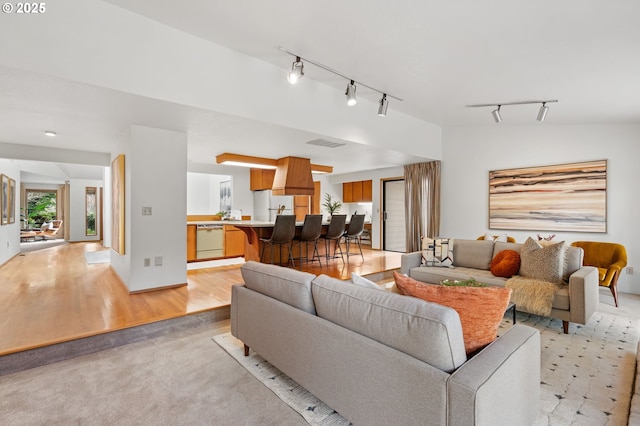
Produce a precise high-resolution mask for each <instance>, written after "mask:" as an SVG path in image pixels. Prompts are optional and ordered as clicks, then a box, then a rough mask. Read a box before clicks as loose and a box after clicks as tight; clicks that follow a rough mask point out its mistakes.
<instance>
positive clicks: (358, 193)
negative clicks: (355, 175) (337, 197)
mask: <svg viewBox="0 0 640 426" xmlns="http://www.w3.org/2000/svg"><path fill="white" fill-rule="evenodd" d="M342 201H343V202H344V203H360V202H370V201H373V181H371V180H361V181H356V182H343V184H342Z"/></svg>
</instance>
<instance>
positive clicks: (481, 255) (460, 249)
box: [453, 239, 494, 270]
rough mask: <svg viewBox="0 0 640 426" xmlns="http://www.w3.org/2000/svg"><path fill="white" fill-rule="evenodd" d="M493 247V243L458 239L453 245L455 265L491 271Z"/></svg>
mask: <svg viewBox="0 0 640 426" xmlns="http://www.w3.org/2000/svg"><path fill="white" fill-rule="evenodd" d="M493 246H494V243H493V241H486V240H459V239H456V240H455V244H454V245H453V265H454V266H464V267H467V268H476V269H486V270H489V265H490V264H491V259H493Z"/></svg>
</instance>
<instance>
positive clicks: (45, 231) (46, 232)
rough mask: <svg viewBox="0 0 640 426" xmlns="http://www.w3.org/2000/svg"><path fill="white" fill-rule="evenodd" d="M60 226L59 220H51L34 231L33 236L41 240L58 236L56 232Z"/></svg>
mask: <svg viewBox="0 0 640 426" xmlns="http://www.w3.org/2000/svg"><path fill="white" fill-rule="evenodd" d="M61 228H62V221H61V220H52V221H51V222H50V223H45V224H43V225H42V228H40V231H39V232H36V235H35V237H40V238H42V239H43V240H48V239H56V238H58V237H59V236H58V232H59V231H60V229H61Z"/></svg>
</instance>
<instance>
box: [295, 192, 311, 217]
mask: <svg viewBox="0 0 640 426" xmlns="http://www.w3.org/2000/svg"><path fill="white" fill-rule="evenodd" d="M310 204H311V196H309V195H294V196H293V214H295V215H296V221H298V222H301V221H303V220H304V217H305V216H306V215H308V214H309V213H310V212H311V207H310Z"/></svg>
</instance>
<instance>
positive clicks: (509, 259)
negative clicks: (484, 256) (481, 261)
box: [489, 250, 520, 278]
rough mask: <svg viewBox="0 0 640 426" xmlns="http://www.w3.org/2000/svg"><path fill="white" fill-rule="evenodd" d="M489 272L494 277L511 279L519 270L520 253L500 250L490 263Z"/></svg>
mask: <svg viewBox="0 0 640 426" xmlns="http://www.w3.org/2000/svg"><path fill="white" fill-rule="evenodd" d="M489 270H490V271H491V273H492V274H493V275H495V276H496V277H504V278H511V277H512V276H514V275H516V274H517V273H518V271H519V270H520V253H518V252H517V251H515V250H501V251H499V252H498V254H496V256H495V257H494V258H493V260H492V261H491V265H490V266H489Z"/></svg>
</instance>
